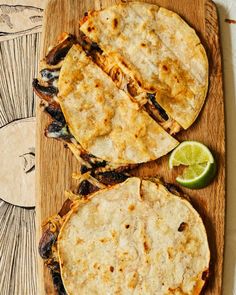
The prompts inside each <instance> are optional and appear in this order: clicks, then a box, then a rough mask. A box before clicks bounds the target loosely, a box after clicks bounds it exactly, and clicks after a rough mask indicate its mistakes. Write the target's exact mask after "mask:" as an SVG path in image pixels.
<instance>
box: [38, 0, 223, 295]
mask: <svg viewBox="0 0 236 295" xmlns="http://www.w3.org/2000/svg"><path fill="white" fill-rule="evenodd" d="M118 2H119V1H113V0H100V1H99V0H94V1H93V0H83V1H80V0H51V1H49V3H48V6H47V8H46V10H45V16H44V30H43V42H42V52H41V55H42V56H44V55H45V52H46V50H47V48H48V46H49V45H52V44H53V43H54V42H55V39H56V37H57V35H58V34H60V33H61V32H63V31H67V32H70V33H72V34H77V33H78V28H79V27H78V20H79V19H80V18H81V17H82V16H83V14H84V12H86V11H88V10H89V9H94V8H95V9H99V8H103V7H106V6H108V5H110V4H113V3H118ZM148 2H150V3H156V4H159V5H161V6H164V7H166V8H169V9H172V10H174V11H176V12H177V13H179V14H180V15H181V16H182V17H183V18H184V19H185V20H186V21H187V22H188V23H189V24H190V25H191V26H193V27H194V28H195V29H196V31H197V33H198V35H199V37H200V38H201V41H202V42H203V44H204V46H205V48H206V50H207V54H208V58H209V62H210V77H209V79H210V84H209V91H208V97H207V100H206V103H205V105H204V107H203V110H202V112H201V113H200V115H199V117H198V119H197V121H196V122H195V123H194V124H193V126H192V127H191V128H190V129H189V130H188V131H184V132H181V133H180V134H178V136H177V139H178V140H180V141H181V140H185V139H193V140H199V141H201V142H203V143H204V144H206V145H208V146H209V147H210V149H211V150H212V151H213V153H214V155H215V158H216V160H217V163H218V173H217V177H216V178H215V180H214V182H213V183H212V184H211V185H209V186H208V187H207V188H205V189H201V190H188V189H184V192H185V193H188V194H189V195H190V196H191V200H192V203H193V205H194V206H195V208H196V209H197V210H198V212H199V213H200V215H201V216H202V218H203V221H204V223H205V226H206V229H207V234H208V238H209V244H210V249H211V266H210V272H211V273H210V280H209V283H208V286H207V288H206V290H205V294H208V295H210V294H212V295H218V294H221V287H222V264H223V249H224V217H225V127H224V126H225V125H224V99H223V85H222V64H221V53H220V43H219V29H218V17H217V11H216V7H215V5H214V3H213V2H211V1H210V0H205V1H204V0H192V1H191V4H190V1H189V0H178V1H177V0H151V1H150V0H149V1H148ZM48 123H49V119H48V117H47V116H46V115H45V114H44V113H43V112H42V109H41V108H40V107H39V106H38V109H37V153H36V160H37V167H36V168H37V171H36V172H37V188H36V190H37V208H38V210H37V212H38V218H37V220H38V238H39V237H40V234H41V230H40V228H41V227H40V225H41V223H42V221H43V220H45V219H46V218H47V217H49V216H51V215H52V214H55V213H56V212H58V210H59V209H60V207H61V205H62V203H63V201H64V191H65V189H68V188H71V187H73V186H74V185H75V183H73V181H72V179H71V173H72V172H74V171H76V169H78V164H77V162H76V159H75V158H74V157H73V156H72V154H71V152H70V151H69V150H67V149H65V148H64V146H63V144H62V143H60V142H58V141H56V140H52V139H47V138H46V137H45V136H44V129H45V128H46V126H47V124H48ZM133 174H134V175H140V176H143V175H145V176H147V175H159V176H162V177H163V178H164V180H165V181H167V182H172V183H175V181H174V179H175V175H174V174H173V173H171V172H170V171H169V170H168V168H167V157H163V158H162V159H160V160H157V161H154V162H151V163H148V164H145V165H142V166H140V167H139V168H138V169H136V170H135V171H133ZM45 292H46V294H54V291H53V287H52V283H51V278H50V276H49V274H48V271H47V270H46V269H45V268H43V264H42V261H41V260H39V294H40V295H41V294H45Z"/></svg>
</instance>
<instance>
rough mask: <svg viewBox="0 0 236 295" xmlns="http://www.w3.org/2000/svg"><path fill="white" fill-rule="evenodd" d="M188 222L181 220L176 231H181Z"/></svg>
mask: <svg viewBox="0 0 236 295" xmlns="http://www.w3.org/2000/svg"><path fill="white" fill-rule="evenodd" d="M187 226H188V224H187V223H186V222H182V223H181V224H180V225H179V227H178V231H179V232H182V231H184V230H185V229H186V228H187Z"/></svg>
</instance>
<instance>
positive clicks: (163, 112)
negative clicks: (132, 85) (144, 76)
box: [147, 93, 169, 121]
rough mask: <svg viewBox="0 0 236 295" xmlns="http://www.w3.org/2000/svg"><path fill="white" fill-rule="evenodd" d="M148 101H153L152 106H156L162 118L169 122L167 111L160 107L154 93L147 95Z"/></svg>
mask: <svg viewBox="0 0 236 295" xmlns="http://www.w3.org/2000/svg"><path fill="white" fill-rule="evenodd" d="M147 96H148V99H150V100H151V102H152V104H153V105H154V106H155V108H156V109H157V110H158V112H159V114H160V116H161V117H162V118H163V119H164V120H165V121H167V120H168V119H169V117H168V115H167V113H166V112H165V110H164V109H163V108H162V107H161V106H160V105H159V103H158V102H157V101H156V97H155V94H154V93H147Z"/></svg>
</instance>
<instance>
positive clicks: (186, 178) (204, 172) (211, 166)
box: [169, 141, 216, 189]
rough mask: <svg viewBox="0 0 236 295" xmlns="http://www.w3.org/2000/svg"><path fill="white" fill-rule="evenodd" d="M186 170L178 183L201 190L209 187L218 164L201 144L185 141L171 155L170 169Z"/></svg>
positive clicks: (178, 178)
mask: <svg viewBox="0 0 236 295" xmlns="http://www.w3.org/2000/svg"><path fill="white" fill-rule="evenodd" d="M179 165H183V166H186V168H185V169H184V171H183V174H182V175H181V176H178V177H177V178H176V181H177V182H178V183H179V184H181V185H182V186H185V187H188V188H192V189H199V188H203V187H205V186H207V185H208V184H209V183H210V182H211V180H212V179H213V177H214V176H215V173H216V163H215V160H214V158H213V156H212V153H211V152H210V150H209V149H208V148H207V147H206V146H205V145H203V144H202V143H200V142H197V141H184V142H182V143H181V144H180V145H179V146H178V147H177V148H176V149H175V150H174V151H173V152H172V153H171V155H170V158H169V167H170V168H171V169H172V168H173V167H175V166H179Z"/></svg>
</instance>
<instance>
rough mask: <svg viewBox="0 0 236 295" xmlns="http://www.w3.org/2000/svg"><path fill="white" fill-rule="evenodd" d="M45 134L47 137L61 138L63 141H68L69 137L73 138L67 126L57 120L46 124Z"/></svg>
mask: <svg viewBox="0 0 236 295" xmlns="http://www.w3.org/2000/svg"><path fill="white" fill-rule="evenodd" d="M45 135H46V136H47V137H52V138H58V139H63V140H65V141H70V139H71V138H73V135H71V133H70V131H69V129H68V126H67V125H66V124H62V123H61V122H58V121H53V122H52V123H51V124H50V125H48V127H47V129H46V130H45Z"/></svg>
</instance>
